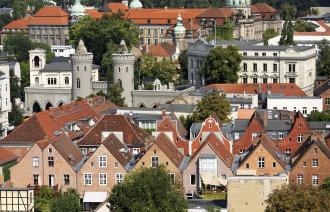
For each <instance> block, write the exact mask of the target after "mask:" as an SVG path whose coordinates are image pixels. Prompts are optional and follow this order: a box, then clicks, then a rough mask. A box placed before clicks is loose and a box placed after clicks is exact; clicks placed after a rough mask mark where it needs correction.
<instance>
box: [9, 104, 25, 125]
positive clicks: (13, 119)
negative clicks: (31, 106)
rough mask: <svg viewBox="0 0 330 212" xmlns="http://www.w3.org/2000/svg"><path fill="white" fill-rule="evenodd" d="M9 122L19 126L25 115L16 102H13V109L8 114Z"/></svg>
mask: <svg viewBox="0 0 330 212" xmlns="http://www.w3.org/2000/svg"><path fill="white" fill-rule="evenodd" d="M8 120H9V124H11V125H14V126H18V125H20V124H21V123H22V122H23V115H22V112H21V110H20V109H19V108H18V107H17V106H16V104H14V103H13V104H12V108H11V111H10V112H9V114H8Z"/></svg>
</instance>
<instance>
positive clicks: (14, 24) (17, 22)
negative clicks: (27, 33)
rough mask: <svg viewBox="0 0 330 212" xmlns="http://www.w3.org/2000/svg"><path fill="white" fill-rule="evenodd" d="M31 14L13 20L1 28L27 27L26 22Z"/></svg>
mask: <svg viewBox="0 0 330 212" xmlns="http://www.w3.org/2000/svg"><path fill="white" fill-rule="evenodd" d="M31 18H32V17H31V16H27V17H24V18H22V19H18V20H14V21H12V22H10V23H9V24H7V25H6V26H4V27H3V29H27V27H28V23H29V21H30V20H31Z"/></svg>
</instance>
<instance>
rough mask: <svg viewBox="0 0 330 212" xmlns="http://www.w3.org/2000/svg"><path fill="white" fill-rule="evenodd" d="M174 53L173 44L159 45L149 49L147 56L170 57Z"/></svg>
mask: <svg viewBox="0 0 330 212" xmlns="http://www.w3.org/2000/svg"><path fill="white" fill-rule="evenodd" d="M174 52H175V45H174V44H173V43H167V42H165V43H159V44H157V45H152V46H150V47H149V51H148V52H147V54H149V55H152V56H154V57H172V54H174Z"/></svg>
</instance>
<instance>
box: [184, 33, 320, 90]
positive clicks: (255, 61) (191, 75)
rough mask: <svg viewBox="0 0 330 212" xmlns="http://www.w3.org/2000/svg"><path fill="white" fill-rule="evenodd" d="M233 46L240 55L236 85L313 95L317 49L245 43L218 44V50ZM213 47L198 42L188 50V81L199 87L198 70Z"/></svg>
mask: <svg viewBox="0 0 330 212" xmlns="http://www.w3.org/2000/svg"><path fill="white" fill-rule="evenodd" d="M229 45H234V46H237V47H238V48H240V53H241V54H242V56H243V57H242V62H241V70H240V71H239V72H238V76H239V79H238V83H295V84H297V85H298V86H299V87H300V88H301V89H302V90H303V91H304V92H306V93H307V94H308V95H312V94H313V86H314V80H315V77H316V48H315V47H308V46H260V45H256V43H253V42H246V41H220V42H218V43H217V46H222V47H226V46H229ZM213 48H214V45H212V44H210V43H207V42H206V41H202V40H198V41H196V42H195V43H189V47H188V80H189V81H191V82H194V83H198V84H200V83H202V84H203V80H202V79H201V77H200V76H199V73H198V72H199V70H200V69H202V67H203V66H204V63H205V61H206V58H207V55H208V53H209V51H210V50H212V49H213Z"/></svg>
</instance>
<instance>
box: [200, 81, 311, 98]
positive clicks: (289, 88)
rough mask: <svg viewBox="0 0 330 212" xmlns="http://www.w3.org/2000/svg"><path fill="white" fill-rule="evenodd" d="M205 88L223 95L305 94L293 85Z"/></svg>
mask: <svg viewBox="0 0 330 212" xmlns="http://www.w3.org/2000/svg"><path fill="white" fill-rule="evenodd" d="M205 88H206V89H211V90H217V91H222V92H224V93H240V94H243V93H246V94H257V93H260V92H261V93H266V92H269V91H270V92H271V93H275V94H283V95H285V96H306V94H305V92H304V91H303V90H301V89H300V88H299V87H298V86H297V85H296V84H294V83H268V84H267V83H263V84H252V83H250V84H211V85H208V86H206V87H205Z"/></svg>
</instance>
